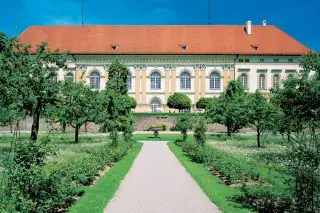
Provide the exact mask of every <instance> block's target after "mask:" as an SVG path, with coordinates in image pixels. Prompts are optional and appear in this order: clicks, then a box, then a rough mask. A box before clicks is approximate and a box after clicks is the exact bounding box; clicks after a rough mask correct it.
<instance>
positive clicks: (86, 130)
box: [84, 123, 88, 133]
mask: <svg viewBox="0 0 320 213" xmlns="http://www.w3.org/2000/svg"><path fill="white" fill-rule="evenodd" d="M87 125H88V123H85V124H84V132H85V133H87V132H88V128H87Z"/></svg>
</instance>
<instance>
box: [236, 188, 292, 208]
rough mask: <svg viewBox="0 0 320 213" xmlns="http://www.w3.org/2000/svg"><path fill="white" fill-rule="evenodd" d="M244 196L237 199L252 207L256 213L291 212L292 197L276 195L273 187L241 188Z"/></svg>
mask: <svg viewBox="0 0 320 213" xmlns="http://www.w3.org/2000/svg"><path fill="white" fill-rule="evenodd" d="M241 189H242V192H243V193H244V195H243V196H242V197H240V198H239V199H238V201H240V202H242V203H246V204H248V205H250V206H253V207H254V208H255V209H257V210H258V212H274V213H283V212H292V210H293V209H292V204H293V203H292V197H291V196H290V195H288V194H286V195H284V194H283V195H277V194H276V193H274V189H273V187H267V186H254V187H247V186H243V187H242V188H241Z"/></svg>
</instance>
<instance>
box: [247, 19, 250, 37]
mask: <svg viewBox="0 0 320 213" xmlns="http://www.w3.org/2000/svg"><path fill="white" fill-rule="evenodd" d="M246 32H247V34H248V35H251V21H250V20H249V21H247V22H246Z"/></svg>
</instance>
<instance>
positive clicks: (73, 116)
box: [55, 81, 97, 143]
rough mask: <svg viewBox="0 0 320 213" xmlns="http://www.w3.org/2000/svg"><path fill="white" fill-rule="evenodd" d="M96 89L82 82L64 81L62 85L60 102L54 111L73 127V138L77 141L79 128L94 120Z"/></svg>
mask: <svg viewBox="0 0 320 213" xmlns="http://www.w3.org/2000/svg"><path fill="white" fill-rule="evenodd" d="M96 96H97V91H92V90H91V88H90V87H89V86H87V85H84V84H83V83H74V82H71V81H65V82H64V83H63V86H62V90H61V95H60V103H59V105H58V106H57V107H56V110H55V112H56V113H57V115H58V118H59V119H61V120H63V122H65V123H66V124H68V125H70V126H72V127H73V128H74V129H75V139H74V141H75V142H76V143H77V142H78V141H79V129H80V127H81V126H82V125H83V124H85V123H88V122H91V121H94V118H95V116H96V113H97V111H96V110H95V109H96V100H97V98H96Z"/></svg>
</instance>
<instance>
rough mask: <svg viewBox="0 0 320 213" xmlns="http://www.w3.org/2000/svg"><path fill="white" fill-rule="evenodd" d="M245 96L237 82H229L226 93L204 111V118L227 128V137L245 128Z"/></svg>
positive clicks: (246, 119) (246, 120)
mask: <svg viewBox="0 0 320 213" xmlns="http://www.w3.org/2000/svg"><path fill="white" fill-rule="evenodd" d="M247 112H248V111H247V95H246V94H245V93H244V89H243V87H242V85H241V83H240V82H239V81H230V83H229V85H228V87H227V89H226V92H225V93H222V94H221V95H220V96H219V98H216V99H213V102H212V103H211V104H210V105H209V106H208V108H207V110H206V117H207V119H208V121H209V122H211V123H218V124H222V125H224V126H226V127H227V131H228V135H229V136H231V135H232V133H234V132H236V131H238V130H239V129H241V128H243V127H245V126H247V124H248V116H247Z"/></svg>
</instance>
